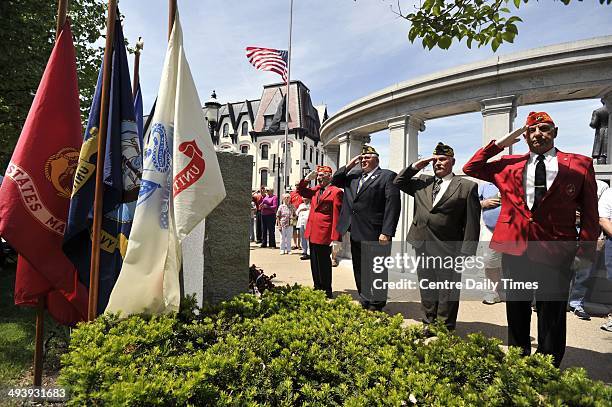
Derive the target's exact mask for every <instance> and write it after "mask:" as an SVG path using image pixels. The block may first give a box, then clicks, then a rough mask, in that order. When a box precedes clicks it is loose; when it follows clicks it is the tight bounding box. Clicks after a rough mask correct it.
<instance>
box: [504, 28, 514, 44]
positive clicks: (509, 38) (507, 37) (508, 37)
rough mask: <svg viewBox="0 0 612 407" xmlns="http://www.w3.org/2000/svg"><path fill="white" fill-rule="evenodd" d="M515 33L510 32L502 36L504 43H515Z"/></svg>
mask: <svg viewBox="0 0 612 407" xmlns="http://www.w3.org/2000/svg"><path fill="white" fill-rule="evenodd" d="M514 36H515V34H514V33H511V32H508V31H506V32H505V33H503V34H502V38H503V39H504V41H506V42H509V43H513V42H514Z"/></svg>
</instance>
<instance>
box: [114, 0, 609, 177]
mask: <svg viewBox="0 0 612 407" xmlns="http://www.w3.org/2000/svg"><path fill="white" fill-rule="evenodd" d="M510 3H511V4H512V2H510ZM144 4H146V6H143V5H144ZM400 4H401V6H402V9H403V11H404V12H406V11H408V10H411V9H412V8H413V7H414V4H418V2H414V1H405V0H400ZM392 6H393V7H394V8H395V9H392ZM119 7H120V9H121V13H122V14H123V15H124V16H125V19H124V21H123V26H124V34H125V36H126V38H127V39H128V41H129V42H130V44H131V45H133V44H134V43H135V41H136V39H137V38H138V37H139V36H141V37H143V39H144V50H143V53H142V56H141V64H140V82H141V87H142V91H143V97H144V105H145V111H148V109H149V108H150V106H151V105H152V103H153V101H154V99H155V97H156V95H157V90H158V88H159V80H160V75H161V70H162V64H163V60H164V55H165V52H166V44H167V42H166V41H167V35H168V33H167V26H168V23H167V21H168V3H167V1H162V0H148V1H146V2H144V1H126V0H123V1H120V2H119ZM289 8H290V0H258V1H254V0H223V1H212V0H178V10H179V15H180V19H181V24H182V26H183V38H184V47H185V52H186V55H187V59H188V61H189V64H190V67H191V71H192V74H193V76H194V80H195V83H196V86H197V88H198V93H199V96H200V100H201V102H202V105H203V104H204V102H205V101H206V100H208V99H209V98H210V94H211V92H212V90H213V89H214V90H215V91H216V93H217V98H218V100H219V101H220V102H221V103H227V102H237V101H243V100H245V99H249V100H252V99H259V98H260V97H261V93H262V90H263V85H265V84H271V83H277V82H279V79H280V77H279V76H278V75H276V74H274V73H271V72H263V71H258V70H256V69H255V68H253V67H252V66H251V65H250V64H249V63H248V61H247V59H246V57H245V48H246V47H247V46H262V47H269V48H278V49H287V47H288V42H289ZM510 8H511V9H513V6H511V7H510ZM394 10H395V11H397V0H357V1H353V0H294V9H293V32H292V50H291V51H292V55H291V79H292V80H300V81H302V82H303V83H304V84H305V85H306V86H307V87H308V88H309V89H310V93H311V98H312V101H313V103H314V104H315V105H318V104H326V105H327V109H328V112H329V114H330V115H333V114H334V113H335V112H337V111H338V110H339V109H340V108H342V107H343V106H345V105H347V104H349V103H351V102H353V101H354V100H356V99H359V98H362V97H364V96H367V95H369V94H370V93H373V92H376V91H378V90H380V89H383V88H385V87H387V86H390V85H393V84H396V83H399V82H403V81H406V80H413V79H416V78H418V77H420V76H423V75H427V74H431V73H434V72H437V71H441V70H444V69H448V68H453V67H456V66H459V65H463V64H467V63H472V62H476V61H480V60H483V59H487V58H490V57H491V56H494V55H506V54H510V53H514V52H518V51H524V50H527V49H531V48H536V47H541V46H546V45H553V44H558V43H563V42H569V41H574V40H580V39H586V38H592V37H597V36H604V35H612V24H610V21H612V5H610V6H605V5H604V6H602V5H600V4H599V1H596V0H585V1H583V2H578V1H576V0H573V1H572V2H571V3H570V5H569V6H564V5H563V4H562V3H561V2H559V1H553V0H541V1H537V2H536V1H534V0H532V1H530V2H529V3H527V4H521V8H520V9H519V10H518V11H517V14H518V15H519V16H520V17H521V18H522V19H523V20H524V21H523V22H522V23H518V29H519V34H518V37H517V38H516V39H515V42H514V44H503V45H502V46H501V47H500V48H499V49H498V50H497V52H496V53H493V52H492V51H491V49H490V47H482V48H480V49H477V48H474V49H472V50H470V49H468V48H467V47H466V46H465V42H463V43H457V42H453V45H452V46H451V48H450V49H449V50H439V49H434V50H432V51H429V50H425V49H423V47H422V46H421V45H420V42H419V41H417V42H416V43H415V44H412V43H410V41H409V40H408V30H409V29H410V25H409V22H408V21H407V20H405V19H403V18H401V17H399V16H398V15H397V14H396V13H395V12H394ZM131 64H132V61H130V65H131ZM600 106H601V103H600V101H599V100H597V99H591V100H583V101H575V102H564V103H552V104H545V105H531V106H520V107H519V108H518V114H517V118H516V120H515V127H516V125H520V124H521V123H523V122H524V120H525V117H526V115H527V113H528V112H529V111H532V110H536V111H541V110H544V111H547V112H548V113H549V114H550V115H551V116H552V117H553V119H554V120H555V122H556V124H557V125H558V127H559V136H558V138H557V141H556V145H557V146H558V147H559V148H560V149H561V150H564V151H568V152H577V153H582V154H586V155H590V153H591V148H592V143H593V135H594V130H593V129H591V128H590V127H589V125H588V124H589V121H590V118H591V113H592V111H593V110H594V109H596V108H598V107H600ZM407 113H408V112H407ZM426 127H427V129H426V131H425V132H423V133H421V134H420V135H419V154H421V155H423V156H427V155H430V153H431V150H432V149H433V147H434V146H435V144H436V143H437V142H438V141H444V142H445V143H447V144H450V145H451V146H453V147H454V149H455V154H456V158H457V165H461V166H462V165H463V163H465V161H467V159H468V158H469V157H470V156H471V155H472V154H473V152H474V151H476V149H477V148H478V147H480V144H481V141H482V119H481V114H480V113H470V114H465V115H460V116H452V117H446V118H440V119H436V120H431V121H428V122H426ZM371 144H373V145H374V146H375V147H376V148H377V149H378V150H379V152H380V153H381V165H382V166H383V167H385V166H387V164H388V150H389V140H388V132H379V133H375V134H373V135H372V142H371ZM524 151H527V149H526V146H525V145H524V143H519V147H518V148H516V149H515V152H519V153H520V152H524Z"/></svg>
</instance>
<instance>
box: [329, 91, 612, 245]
mask: <svg viewBox="0 0 612 407" xmlns="http://www.w3.org/2000/svg"><path fill="white" fill-rule="evenodd" d="M517 99H518V98H517V96H515V95H508V96H500V97H495V98H489V99H483V100H481V101H480V106H481V113H482V145H486V144H488V143H489V142H490V141H491V140H493V139H497V138H499V137H501V136H503V135H505V134H506V133H508V132H510V131H512V130H513V124H514V119H515V118H516V110H517ZM602 100H603V102H604V104H605V105H606V107H607V108H608V111H610V112H611V114H610V118H609V127H608V128H609V129H612V93H610V94H608V95H606V96H604V98H603V99H602ZM387 128H388V129H389V169H391V170H393V171H395V172H399V171H401V170H402V169H404V168H405V167H406V166H408V165H409V164H410V163H412V162H414V161H416V160H417V157H418V135H419V132H423V131H425V121H424V120H423V119H422V118H421V117H419V116H418V115H416V114H406V115H405V116H400V117H395V118H393V119H389V120H387ZM337 140H338V144H334V145H328V146H326V147H325V158H326V165H330V166H331V167H332V168H333V169H334V170H336V169H337V168H339V167H341V166H343V165H345V164H346V163H348V162H349V161H350V159H351V158H352V157H354V156H355V155H357V154H359V152H360V151H361V147H362V146H363V144H365V143H369V142H370V136H369V134H364V133H357V132H355V133H354V132H353V131H350V132H347V133H344V134H342V135H341V136H340V137H338V139H337ZM505 154H507V152H505ZM608 157H612V142H610V143H608ZM596 167H597V168H596V172H597V173H598V175H599V174H600V175H601V176H599V178H602V179H612V165H600V166H596ZM401 197H402V212H401V216H400V221H399V223H398V227H397V232H396V234H395V237H394V240H395V241H398V242H399V241H401V242H402V244H403V241H404V238H405V236H406V234H407V233H408V229H409V226H410V224H411V223H412V217H413V215H412V214H413V213H414V199H413V198H412V197H409V196H408V195H406V194H402V195H401ZM345 240H347V239H345ZM403 249H404V248H402V250H403ZM342 251H343V252H344V254H347V251H346V250H342Z"/></svg>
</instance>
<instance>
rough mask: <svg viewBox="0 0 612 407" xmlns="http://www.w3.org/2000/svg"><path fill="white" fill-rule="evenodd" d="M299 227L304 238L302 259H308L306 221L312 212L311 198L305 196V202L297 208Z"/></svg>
mask: <svg viewBox="0 0 612 407" xmlns="http://www.w3.org/2000/svg"><path fill="white" fill-rule="evenodd" d="M296 213H297V217H298V219H297V225H296V226H297V227H298V228H299V229H300V236H301V238H302V256H301V257H300V260H308V259H310V256H309V255H308V239H306V236H305V234H306V223H308V214H309V213H310V198H303V202H302V203H301V204H300V206H298V208H297V211H296Z"/></svg>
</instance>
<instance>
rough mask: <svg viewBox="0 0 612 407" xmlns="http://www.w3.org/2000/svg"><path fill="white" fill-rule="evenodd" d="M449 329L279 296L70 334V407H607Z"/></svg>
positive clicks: (286, 293) (601, 397) (591, 394)
mask: <svg viewBox="0 0 612 407" xmlns="http://www.w3.org/2000/svg"><path fill="white" fill-rule="evenodd" d="M499 344H500V341H499V340H496V339H488V338H485V337H484V336H482V335H480V334H474V335H470V336H469V337H468V338H467V339H461V338H459V337H457V336H455V335H452V334H448V333H447V332H445V331H444V330H443V329H440V331H439V333H438V339H437V340H435V341H432V342H430V343H427V344H425V343H424V338H423V335H422V332H421V330H420V328H419V327H411V328H403V327H402V318H401V316H395V317H390V316H388V315H386V314H384V313H379V312H376V313H372V312H369V311H365V310H363V309H362V308H361V307H360V306H359V305H358V304H355V303H353V302H352V301H351V299H350V298H349V297H348V296H340V297H339V298H337V299H336V300H334V301H327V300H326V299H325V296H324V294H323V293H322V292H315V291H313V290H310V289H306V288H302V287H298V286H295V287H292V288H290V287H285V288H278V289H275V290H274V291H272V292H269V293H266V294H265V295H264V296H262V297H261V298H256V297H254V296H252V295H247V294H245V295H241V296H238V297H236V298H234V299H233V300H231V301H228V302H226V303H223V304H221V305H220V306H218V307H210V308H208V309H206V310H202V311H201V313H200V314H199V316H196V314H195V313H194V312H193V309H184V310H183V311H182V312H181V313H180V314H179V315H178V316H176V317H175V316H155V317H143V316H133V317H130V318H128V319H125V320H119V319H118V318H117V317H115V316H112V317H108V316H106V317H102V318H99V319H97V320H96V321H94V322H92V323H89V324H82V325H80V326H79V328H78V329H76V330H75V331H74V332H73V336H72V341H71V344H70V350H69V352H68V353H67V354H65V355H64V357H63V359H62V363H63V369H62V371H61V376H60V383H62V384H63V385H65V386H67V387H68V388H69V391H70V393H71V396H72V398H71V400H70V404H71V405H78V406H80V405H126V406H128V405H129V406H138V405H219V406H254V405H269V406H277V405H280V406H293V405H304V406H334V405H347V406H375V405H377V406H400V405H427V406H429V405H432V406H466V405H479V406H507V405H519V406H521V405H522V406H533V405H551V406H561V405H569V406H609V405H612V389H611V388H610V387H607V386H606V385H604V384H603V383H601V382H596V381H592V380H590V379H588V378H587V377H586V373H585V371H584V370H582V369H568V370H565V371H564V372H560V371H559V370H558V369H555V368H554V367H553V366H552V364H551V363H550V359H549V358H546V357H543V356H541V355H535V356H532V357H528V358H522V357H520V356H519V354H518V352H516V351H515V350H511V351H510V352H509V353H508V354H504V352H502V351H501V350H500V347H499Z"/></svg>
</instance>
